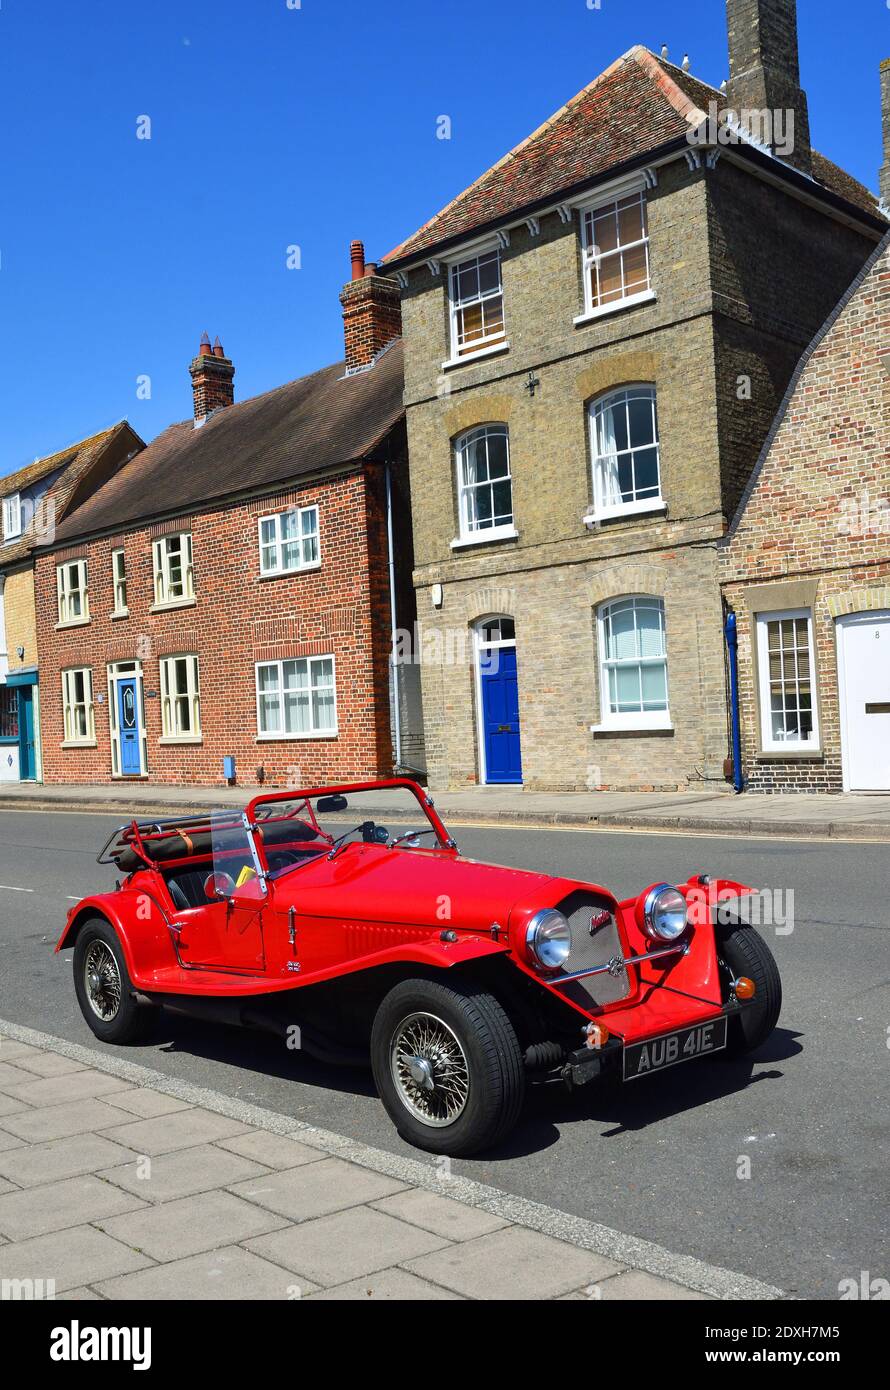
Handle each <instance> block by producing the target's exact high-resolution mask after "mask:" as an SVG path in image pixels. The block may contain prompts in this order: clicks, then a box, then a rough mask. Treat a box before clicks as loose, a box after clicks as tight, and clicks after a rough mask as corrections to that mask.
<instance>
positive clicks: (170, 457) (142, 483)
mask: <svg viewBox="0 0 890 1390" xmlns="http://www.w3.org/2000/svg"><path fill="white" fill-rule="evenodd" d="M345 370H346V367H345V363H343V362H337V363H335V364H334V365H333V366H330V367H324V368H323V369H322V370H321V371H318V372H314V373H313V374H312V375H311V376H305V377H301V378H300V379H299V380H298V381H291V382H289V383H288V384H287V385H286V386H279V387H277V388H276V389H275V390H274V391H267V392H266V393H265V394H264V395H262V396H254V397H253V398H252V399H251V400H246V401H241V402H239V403H238V404H236V405H229V406H225V407H224V408H223V409H221V410H218V411H216V412H215V413H214V414H213V415H211V416H210V417H209V418H208V420H207V422H206V424H204V425H202V426H201V428H200V429H195V427H194V424H193V422H192V421H191V420H183V421H182V422H181V423H180V424H176V425H170V427H169V428H168V429H166V430H164V432H163V433H162V434H159V435H158V437H157V439H155V440H153V441H152V443H151V444H149V446H148V448H147V449H145V450H144V451H143V452H142V453H140V454H137V455H136V457H135V458H134V459H132V460H131V462H130V463H128V464H127V465H126V467H125V468H122V469H121V470H120V471H119V472H118V473H117V474H116V475H115V476H114V477H113V478H112V479H111V480H110V481H109V482H107V483H106V484H105V486H104V487H102V488H100V489H99V490H98V491H97V492H95V493H94V494H93V496H92V497H90V498H88V499H87V501H85V502H84V503H83V505H82V506H80V507H78V508H77V509H76V511H74V512H72V513H71V515H70V516H69V517H68V518H67V519H66V520H65V522H64V523H63V524H62V525H61V526H59V527H58V528H57V530H56V542H61V541H70V540H71V539H73V538H75V537H77V536H83V535H90V534H93V533H94V532H97V531H108V530H112V529H117V528H119V527H124V526H127V525H131V524H134V523H138V522H140V521H147V520H150V519H152V518H154V517H160V516H164V515H168V514H170V513H177V512H178V513H182V512H184V511H188V510H195V509H198V508H202V507H204V506H206V505H207V504H208V503H213V502H215V501H221V500H223V499H224V498H226V497H229V496H233V495H236V494H238V493H244V492H246V491H249V490H254V489H261V488H264V487H266V486H267V485H268V486H270V487H271V486H274V485H275V484H277V483H285V482H288V481H290V480H291V479H297V478H299V477H300V476H301V475H302V474H309V473H316V472H319V471H321V470H325V469H330V468H335V467H337V466H339V465H343V464H348V463H353V462H356V461H358V460H360V459H363V458H366V457H368V456H369V455H371V454H373V452H374V450H375V448H376V447H377V446H378V445H379V444H380V443H381V441H382V440H383V439H384V438H385V436H386V435H387V434H388V433H389V432H390V430H391V429H392V428H393V426H394V425H396V424H397V422H398V421H399V420H400V419H401V417H402V415H403V414H404V406H403V404H402V394H403V390H404V381H403V370H402V344H401V341H397V342H394V343H393V344H392V346H391V347H390V348H388V349H386V351H384V352H383V354H382V355H381V356H380V357H379V358H378V360H377V362H376V363H375V365H374V366H373V367H372V368H371V369H370V370H369V371H365V372H358V373H356V374H355V375H353V376H344V372H345Z"/></svg>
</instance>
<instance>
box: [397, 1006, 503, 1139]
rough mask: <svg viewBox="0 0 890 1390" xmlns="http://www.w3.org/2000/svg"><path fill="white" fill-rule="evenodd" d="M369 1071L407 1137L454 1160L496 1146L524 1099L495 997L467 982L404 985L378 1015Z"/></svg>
mask: <svg viewBox="0 0 890 1390" xmlns="http://www.w3.org/2000/svg"><path fill="white" fill-rule="evenodd" d="M371 1065H372V1067H373V1070H374V1080H375V1082H376V1085H377V1091H378V1093H379V1095H380V1099H381V1100H382V1101H383V1104H384V1105H385V1107H386V1110H387V1113H388V1114H389V1117H390V1119H391V1120H392V1122H393V1124H394V1125H395V1127H396V1129H397V1130H398V1131H399V1134H401V1136H402V1138H403V1139H406V1140H407V1141H408V1143H409V1144H414V1145H415V1146H416V1147H417V1148H419V1149H428V1150H429V1151H430V1152H432V1153H438V1154H450V1155H453V1156H455V1157H458V1156H461V1155H465V1154H472V1153H477V1152H478V1151H479V1150H480V1149H487V1148H492V1147H493V1146H494V1145H495V1144H497V1143H498V1142H499V1141H500V1140H501V1139H503V1138H504V1136H505V1135H506V1134H508V1133H509V1131H510V1130H511V1129H512V1128H513V1126H514V1125H515V1124H516V1121H517V1119H518V1118H519V1113H520V1111H521V1109H522V1102H523V1098H524V1095H525V1072H524V1070H523V1065H522V1054H521V1053H520V1050H519V1043H518V1041H517V1038H516V1033H515V1032H514V1030H513V1025H512V1024H511V1022H510V1020H509V1018H508V1017H507V1015H506V1014H505V1012H504V1010H503V1009H502V1007H501V1005H500V1004H499V1003H498V1001H497V999H495V998H494V997H493V995H491V994H487V993H486V992H485V991H484V990H482V989H479V988H477V987H476V986H475V985H473V984H470V983H467V982H464V981H457V980H455V981H449V982H448V984H447V985H446V984H440V983H439V982H438V981H435V980H422V979H419V980H404V981H403V982H402V983H401V984H399V985H396V986H395V988H394V989H392V990H390V992H389V994H387V996H386V998H385V999H384V1000H383V1002H382V1003H381V1005H380V1007H379V1009H378V1010H377V1015H376V1017H375V1019H374V1026H373V1029H372V1032H371Z"/></svg>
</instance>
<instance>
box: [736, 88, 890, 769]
mask: <svg viewBox="0 0 890 1390" xmlns="http://www.w3.org/2000/svg"><path fill="white" fill-rule="evenodd" d="M885 70H886V71H887V74H888V81H890V65H888V67H887V68H886V69H885ZM887 110H888V111H890V101H888V104H887ZM887 151H888V163H887V164H886V165H885V184H884V192H885V196H887V198H888V202H890V132H888V141H887ZM721 571H722V576H723V586H724V587H723V593H724V597H725V600H726V604H727V606H728V608H729V609H730V610H731V611H732V612H734V614H735V617H736V624H737V632H738V658H739V705H740V724H741V751H742V758H741V767H742V771H743V773H744V778H745V784H746V786H747V788H748V790H750V791H753V792H795V791H800V792H839V791H883V792H888V791H890V234H888V236H886V237H885V238H884V240H883V242H882V243H881V245H880V246H879V247H878V249H877V251H876V252H875V253H874V255H873V256H872V257H871V259H870V260H869V261H868V263H867V264H866V266H865V267H864V268H863V270H862V271H861V273H860V274H859V275H858V276H857V277H856V280H855V281H854V283H853V284H852V286H851V287H850V289H849V290H848V292H847V293H846V294H845V295H844V297H843V298H842V299H841V301H840V303H839V304H838V305H837V307H836V309H835V311H834V312H833V313H832V315H831V316H830V318H829V319H828V321H827V323H826V324H825V325H824V327H823V328H822V330H821V331H820V333H819V334H818V336H817V337H816V339H815V340H814V342H813V343H812V344H811V345H810V347H809V348H808V350H807V352H806V353H805V354H804V357H803V358H802V360H801V362H800V364H799V367H798V369H797V372H796V373H795V376H794V378H793V380H792V383H791V385H790V387H789V390H788V393H787V395H786V398H785V400H784V402H783V404H782V408H781V410H780V412H779V414H778V416H777V419H776V422H775V424H774V427H773V429H772V431H771V433H770V436H769V439H768V440H767V443H766V445H765V447H764V450H763V453H762V455H761V458H760V460H759V462H758V465H757V468H756V469H755V471H754V473H753V475H752V478H751V482H750V484H749V487H748V490H747V492H746V494H745V496H744V497H743V499H742V502H741V504H740V506H739V508H738V511H737V513H736V515H735V517H734V519H733V522H732V525H731V527H730V529H729V532H728V533H727V536H726V539H725V542H724V543H723V544H722V546H721Z"/></svg>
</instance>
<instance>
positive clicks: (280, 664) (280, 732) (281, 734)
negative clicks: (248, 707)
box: [254, 652, 339, 742]
mask: <svg viewBox="0 0 890 1390" xmlns="http://www.w3.org/2000/svg"><path fill="white" fill-rule="evenodd" d="M318 661H329V662H330V663H331V683H330V685H328V684H327V683H325V684H320V683H318V682H316V681H314V680H313V677H312V666H313V664H314V663H315V662H318ZM300 662H306V663H307V674H308V676H309V684H308V686H307V687H306V689H307V691H308V696H309V718H310V721H311V720H312V694H313V692H314V691H315V690H332V691H333V693H334V723H333V726H332V727H331V728H324V729H323V728H316V727H311V728H309V729H308V730H306V731H305V732H293V733H291V732H288V730H287V729H285V728H284V714H285V706H284V694H285V688H284V667H285V666H287V665H290V664H293V663H297V664H299V663H300ZM268 666H275V667H277V669H278V691H277V694H278V697H279V718H280V722H281V728H280V729H272V730H264V729H263V715H262V695H261V691H260V670H261V669H263V668H265V667H268ZM254 675H255V679H256V727H257V741H258V742H270V741H273V740H274V741H284V740H292V739H319V738H337V737H338V735H339V726H338V712H337V661H336V658H335V656H334V654H333V652H322V653H320V654H319V655H317V656H291V657H283V658H282V659H281V660H280V661H258V662H257V663H256V665H255V667H254Z"/></svg>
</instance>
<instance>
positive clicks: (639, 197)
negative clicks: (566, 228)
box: [575, 187, 656, 323]
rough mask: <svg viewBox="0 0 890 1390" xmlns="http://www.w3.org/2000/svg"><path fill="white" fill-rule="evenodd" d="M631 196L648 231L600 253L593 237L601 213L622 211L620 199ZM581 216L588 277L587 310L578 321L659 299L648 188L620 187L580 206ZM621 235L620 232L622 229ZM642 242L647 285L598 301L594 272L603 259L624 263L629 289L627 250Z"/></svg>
mask: <svg viewBox="0 0 890 1390" xmlns="http://www.w3.org/2000/svg"><path fill="white" fill-rule="evenodd" d="M630 200H634V201H638V202H639V203H640V206H641V208H642V212H643V226H644V231H645V235H644V236H642V237H640V238H638V239H637V240H636V241H629V242H628V243H627V245H626V246H622V245H621V244H620V242H619V245H618V246H617V247H616V248H615V250H614V251H606V252H605V253H603V254H600V253H599V250H598V247H597V245H596V243H595V241H594V240H593V226H594V222H595V220H596V218H597V217H602V216H603V215H604V214H606V213H609V212H612V213H614V214H615V215H616V217H617V214H618V205H619V203H626V202H628V201H630ZM579 213H580V217H581V264H582V267H583V276H582V279H583V281H584V312H583V313H582V314H579V315H578V317H577V318H576V319H575V323H583V322H585V321H586V320H587V319H591V318H600V317H601V316H602V315H603V314H611V313H613V312H614V311H615V310H616V309H626V308H627V307H628V306H630V305H632V304H643V303H645V302H646V301H648V300H651V299H655V297H656V296H655V291H654V290H653V288H652V258H651V254H650V236H649V213H648V205H647V200H646V190H645V188H643V187H639V188H628V189H625V190H623V191H616V192H614V193H612V194H611V196H610V197H608V198H604V199H601V200H598V201H597V202H595V203H589V204H585V205H584V206H582V207H581V208H579ZM619 236H620V232H619ZM638 246H643V247H645V250H646V285H645V287H644V288H643V289H637V290H634V291H633V293H631V294H627V293H626V292H625V293H622V294H621V295H620V296H619V297H618V298H617V299H610V300H608V301H607V302H606V303H605V304H603V303H599V304H598V303H594V298H593V283H592V282H593V272H594V271H596V272H597V275H598V273H599V267H600V265H601V264H602V263H603V261H609V260H614V259H615V258H616V257H617V258H618V259H619V262H620V265H621V284H622V290H626V285H625V276H624V253H625V252H627V251H633V250H635V249H636V248H637V247H638Z"/></svg>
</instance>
